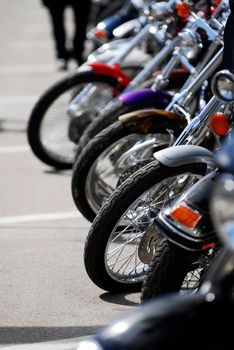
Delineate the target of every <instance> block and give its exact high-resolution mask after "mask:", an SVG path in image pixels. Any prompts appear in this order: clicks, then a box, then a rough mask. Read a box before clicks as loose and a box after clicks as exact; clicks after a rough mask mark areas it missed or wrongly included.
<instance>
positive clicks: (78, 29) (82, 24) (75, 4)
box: [70, 0, 91, 65]
mask: <svg viewBox="0 0 234 350" xmlns="http://www.w3.org/2000/svg"><path fill="white" fill-rule="evenodd" d="M70 4H71V6H72V8H73V12H74V24H75V29H74V37H73V54H74V58H75V60H76V61H77V63H78V64H79V65H81V64H82V63H83V62H84V57H83V54H84V44H85V39H86V30H87V25H88V22H89V14H90V9H91V0H80V1H79V0H71V2H70Z"/></svg>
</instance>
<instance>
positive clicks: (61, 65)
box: [56, 58, 67, 71]
mask: <svg viewBox="0 0 234 350" xmlns="http://www.w3.org/2000/svg"><path fill="white" fill-rule="evenodd" d="M56 68H57V70H59V71H63V70H67V60H65V59H64V58H58V59H57V61H56Z"/></svg>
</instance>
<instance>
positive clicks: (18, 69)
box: [0, 64, 55, 75]
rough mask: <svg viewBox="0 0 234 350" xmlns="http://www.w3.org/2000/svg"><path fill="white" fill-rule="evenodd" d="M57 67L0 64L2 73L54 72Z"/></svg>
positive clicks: (0, 72)
mask: <svg viewBox="0 0 234 350" xmlns="http://www.w3.org/2000/svg"><path fill="white" fill-rule="evenodd" d="M54 72H55V69H54V66H53V65H52V64H50V65H25V66H24V65H21V66H20V65H19V66H13V65H12V66H0V74H14V75H15V74H47V73H54Z"/></svg>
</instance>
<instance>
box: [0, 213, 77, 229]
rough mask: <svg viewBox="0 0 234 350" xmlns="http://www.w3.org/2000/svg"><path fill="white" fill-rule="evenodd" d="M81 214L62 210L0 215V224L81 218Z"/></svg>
mask: <svg viewBox="0 0 234 350" xmlns="http://www.w3.org/2000/svg"><path fill="white" fill-rule="evenodd" d="M81 217H82V214H81V213H79V212H78V210H77V211H71V212H62V213H44V214H32V215H21V216H6V217H0V225H11V224H22V223H25V222H35V221H53V220H64V219H74V218H81Z"/></svg>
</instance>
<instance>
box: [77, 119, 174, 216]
mask: <svg viewBox="0 0 234 350" xmlns="http://www.w3.org/2000/svg"><path fill="white" fill-rule="evenodd" d="M139 129H140V128H139ZM171 137H172V130H171V133H169V130H168V129H165V130H163V128H162V127H161V126H160V125H158V130H156V128H155V127H154V130H153V131H150V130H149V132H147V133H146V132H145V131H144V128H142V130H141V132H140V130H139V131H138V132H137V131H136V128H134V127H132V128H131V127H130V126H128V127H127V126H126V125H124V124H123V123H121V122H120V121H117V122H115V123H113V124H112V125H111V126H109V127H108V128H106V129H104V130H103V131H101V132H100V133H99V134H97V135H96V136H95V137H94V138H93V139H92V140H90V141H89V143H88V144H87V146H86V147H84V149H83V150H82V152H81V154H80V155H79V157H78V158H77V159H76V160H75V162H74V166H73V171H72V181H71V189H72V195H73V200H74V202H75V204H76V207H77V208H78V210H79V211H80V212H81V213H82V214H83V216H84V217H85V218H86V219H88V220H89V221H91V222H92V221H93V219H94V218H95V216H96V215H97V212H98V211H99V210H100V208H101V207H102V205H103V204H104V203H105V201H106V200H107V199H108V198H109V196H110V195H111V194H112V193H113V191H114V190H115V189H116V187H117V186H118V185H119V184H120V183H121V182H123V181H124V180H125V179H127V177H128V176H130V175H131V174H132V173H134V172H136V171H137V170H138V169H140V168H141V167H142V166H143V165H146V164H147V163H149V162H150V161H152V160H154V158H153V153H154V152H156V150H159V149H162V148H165V147H168V146H169V145H170V142H171Z"/></svg>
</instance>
